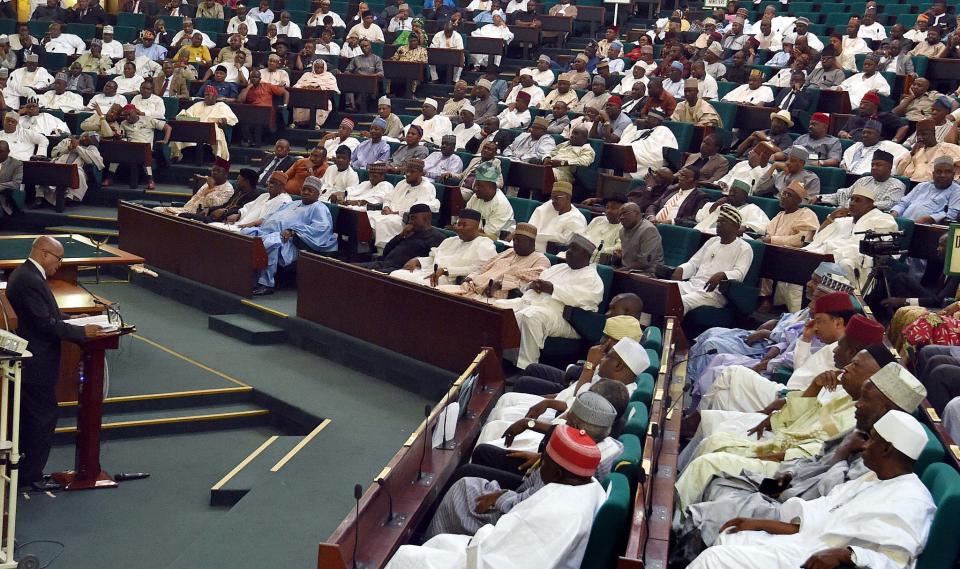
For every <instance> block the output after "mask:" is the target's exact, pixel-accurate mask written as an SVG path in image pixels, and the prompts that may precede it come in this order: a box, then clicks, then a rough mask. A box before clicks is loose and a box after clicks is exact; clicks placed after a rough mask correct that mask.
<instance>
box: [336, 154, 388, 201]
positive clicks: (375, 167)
mask: <svg viewBox="0 0 960 569" xmlns="http://www.w3.org/2000/svg"><path fill="white" fill-rule="evenodd" d="M386 173H387V167H386V165H385V164H383V163H382V162H375V163H373V164H370V166H369V167H368V168H367V179H366V180H364V181H363V182H360V183H359V184H358V185H356V186H351V187H349V188H347V189H346V190H344V191H343V192H337V193H335V194H334V195H333V196H331V197H330V201H331V202H333V203H337V204H340V205H345V206H353V207H363V208H366V207H367V206H368V205H379V204H382V203H383V200H384V198H386V196H387V195H388V194H390V193H391V192H393V184H391V183H390V182H388V181H387V180H386Z"/></svg>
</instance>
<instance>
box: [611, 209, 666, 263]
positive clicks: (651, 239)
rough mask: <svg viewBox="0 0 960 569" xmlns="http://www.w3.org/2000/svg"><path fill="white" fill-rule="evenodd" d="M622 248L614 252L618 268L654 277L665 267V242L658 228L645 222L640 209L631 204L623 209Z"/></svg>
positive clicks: (621, 218)
mask: <svg viewBox="0 0 960 569" xmlns="http://www.w3.org/2000/svg"><path fill="white" fill-rule="evenodd" d="M620 225H621V228H620V235H619V241H620V247H619V248H618V249H615V250H614V251H613V252H612V262H613V264H614V265H617V266H620V267H623V268H625V269H628V270H630V271H632V272H637V273H642V274H645V275H647V276H654V272H655V270H656V268H657V267H658V266H659V265H661V264H663V241H662V239H661V237H660V232H659V231H657V228H656V226H655V225H654V224H653V223H651V222H650V221H649V220H647V219H646V218H644V216H643V212H642V211H641V210H640V206H638V205H637V204H635V203H633V202H628V203H625V204H623V205H622V206H621V207H620Z"/></svg>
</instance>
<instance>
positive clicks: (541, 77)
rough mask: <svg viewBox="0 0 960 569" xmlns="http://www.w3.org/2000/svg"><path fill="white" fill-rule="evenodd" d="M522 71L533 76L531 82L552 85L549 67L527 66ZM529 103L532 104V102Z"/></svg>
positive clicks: (551, 71)
mask: <svg viewBox="0 0 960 569" xmlns="http://www.w3.org/2000/svg"><path fill="white" fill-rule="evenodd" d="M524 73H529V74H530V76H531V77H533V82H534V83H536V84H537V85H540V86H541V87H549V86H550V85H553V81H554V75H553V70H551V69H547V70H546V71H540V70H539V69H537V68H536V67H528V68H526V69H523V70H522V71H521V75H522V74H524ZM611 73H613V71H611ZM532 94H533V93H531V95H532ZM540 94H541V95H543V91H540ZM530 104H531V105H532V104H533V103H530Z"/></svg>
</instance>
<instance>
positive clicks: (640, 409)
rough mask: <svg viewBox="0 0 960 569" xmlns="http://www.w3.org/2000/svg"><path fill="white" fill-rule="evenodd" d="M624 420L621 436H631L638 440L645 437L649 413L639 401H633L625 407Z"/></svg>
mask: <svg viewBox="0 0 960 569" xmlns="http://www.w3.org/2000/svg"><path fill="white" fill-rule="evenodd" d="M625 417H626V420H625V421H624V423H623V434H624V435H633V436H635V437H638V438H641V439H642V438H644V437H646V436H647V421H649V420H650V413H649V411H647V406H646V405H644V404H643V403H641V402H639V401H634V402H633V403H630V404H629V405H627V412H626V415H625Z"/></svg>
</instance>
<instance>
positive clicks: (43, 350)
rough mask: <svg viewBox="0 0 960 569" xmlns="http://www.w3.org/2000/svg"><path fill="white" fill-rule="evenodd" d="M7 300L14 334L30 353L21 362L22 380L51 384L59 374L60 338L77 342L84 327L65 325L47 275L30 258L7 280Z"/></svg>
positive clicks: (81, 338)
mask: <svg viewBox="0 0 960 569" xmlns="http://www.w3.org/2000/svg"><path fill="white" fill-rule="evenodd" d="M7 299H8V300H9V301H10V305H11V306H12V307H13V310H14V312H16V313H17V320H18V321H19V324H18V326H17V335H18V336H20V337H21V338H23V339H24V340H26V341H27V342H29V345H28V346H27V349H28V350H30V352H31V353H32V354H33V357H32V358H29V359H27V360H25V361H24V363H23V381H24V382H32V383H34V384H38V383H39V384H50V385H53V384H55V383H56V382H57V380H58V379H59V377H60V341H61V340H67V341H70V342H79V341H81V340H83V338H84V332H83V328H81V327H79V326H71V325H70V324H66V323H65V322H64V321H63V319H64V318H65V315H64V314H63V313H62V312H60V308H59V307H58V306H57V301H56V299H55V298H54V297H53V292H51V291H50V287H49V285H48V284H47V279H46V277H45V276H44V275H43V274H42V273H41V272H40V270H39V269H37V267H36V266H35V265H34V264H33V263H31V262H30V261H25V262H24V263H23V264H22V265H20V266H19V267H17V269H16V270H15V271H13V274H12V275H10V280H9V281H8V282H7Z"/></svg>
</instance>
